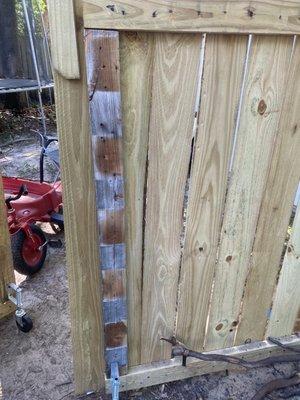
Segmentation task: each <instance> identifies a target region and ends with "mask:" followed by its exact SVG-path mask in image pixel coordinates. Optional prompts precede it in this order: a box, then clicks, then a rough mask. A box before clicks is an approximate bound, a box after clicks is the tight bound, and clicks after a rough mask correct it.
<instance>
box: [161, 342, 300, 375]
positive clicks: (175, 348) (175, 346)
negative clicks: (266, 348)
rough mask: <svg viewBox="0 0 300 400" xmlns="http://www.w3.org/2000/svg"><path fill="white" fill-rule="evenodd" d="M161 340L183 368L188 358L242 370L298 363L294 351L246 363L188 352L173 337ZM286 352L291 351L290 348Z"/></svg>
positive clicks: (299, 355) (296, 353) (298, 355)
mask: <svg viewBox="0 0 300 400" xmlns="http://www.w3.org/2000/svg"><path fill="white" fill-rule="evenodd" d="M161 340H164V341H165V342H168V343H170V344H171V345H172V355H173V357H176V356H182V358H183V359H182V365H183V366H186V360H187V358H188V357H192V358H197V359H199V360H203V361H220V362H227V363H229V364H235V365H239V366H241V367H244V368H259V367H266V366H268V365H271V364H277V363H285V362H298V361H300V353H299V352H298V351H295V352H294V353H293V354H283V355H280V356H272V357H267V358H263V359H262V360H257V361H246V360H243V359H242V358H239V357H235V356H225V355H223V354H207V353H201V352H198V351H194V350H190V349H188V348H187V347H186V346H185V345H184V344H183V343H180V342H179V341H178V340H177V339H176V338H175V337H174V336H172V337H171V338H170V339H166V338H161ZM281 347H283V348H285V346H284V345H283V344H282V343H281ZM288 350H289V351H291V349H290V348H289V349H288Z"/></svg>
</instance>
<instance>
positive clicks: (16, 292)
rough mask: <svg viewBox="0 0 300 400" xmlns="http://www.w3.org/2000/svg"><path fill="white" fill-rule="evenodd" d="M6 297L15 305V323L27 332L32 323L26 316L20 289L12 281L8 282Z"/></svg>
mask: <svg viewBox="0 0 300 400" xmlns="http://www.w3.org/2000/svg"><path fill="white" fill-rule="evenodd" d="M7 293H8V299H9V300H10V301H11V302H12V303H14V304H15V305H16V307H17V309H16V312H15V318H16V324H17V327H18V329H19V330H20V331H22V332H29V331H31V329H32V327H33V323H32V320H31V318H29V317H28V315H27V314H26V311H25V310H24V309H23V304H22V289H21V288H20V287H19V286H17V285H15V284H14V283H10V284H9V285H8V286H7Z"/></svg>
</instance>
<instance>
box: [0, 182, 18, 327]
mask: <svg viewBox="0 0 300 400" xmlns="http://www.w3.org/2000/svg"><path fill="white" fill-rule="evenodd" d="M14 281H15V277H14V270H13V263H12V255H11V248H10V237H9V233H8V226H7V216H6V208H5V205H4V193H3V185H2V177H1V175H0V319H1V318H4V317H6V316H7V315H9V314H11V313H12V312H13V311H14V310H15V307H14V305H13V303H11V302H10V301H8V297H7V285H8V284H9V283H13V282H14Z"/></svg>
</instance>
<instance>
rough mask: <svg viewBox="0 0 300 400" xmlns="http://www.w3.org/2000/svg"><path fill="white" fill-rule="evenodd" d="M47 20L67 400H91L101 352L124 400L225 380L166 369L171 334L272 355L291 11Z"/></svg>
mask: <svg viewBox="0 0 300 400" xmlns="http://www.w3.org/2000/svg"><path fill="white" fill-rule="evenodd" d="M49 13H50V21H51V35H52V46H53V64H54V68H55V82H56V100H57V114H58V124H59V133H60V140H61V152H62V170H63V181H64V199H65V201H64V203H65V216H66V235H67V253H68V264H69V278H70V304H71V315H72V320H73V341H74V354H75V364H74V369H75V378H76V382H77V390H78V392H83V391H85V390H87V389H96V388H99V386H100V387H102V386H104V378H103V376H104V373H103V371H104V370H105V365H104V361H103V359H104V358H103V354H104V350H105V358H106V365H107V368H109V365H110V363H111V362H112V361H117V362H118V363H119V365H120V366H122V367H123V374H124V375H123V377H122V378H121V382H122V390H126V389H134V388H139V387H143V386H147V385H152V384H155V383H162V382H167V381H171V380H174V379H182V378H184V377H189V376H194V375H197V374H198V375H199V374H201V373H207V372H210V371H216V370H221V369H224V368H225V367H226V368H227V366H224V364H222V365H221V364H218V365H216V364H213V363H209V364H208V363H206V364H205V363H203V362H194V363H191V364H190V365H189V366H188V367H187V368H184V367H182V366H181V365H180V363H179V361H178V360H176V359H175V360H174V359H172V360H170V357H171V349H170V346H169V345H168V344H166V343H164V342H162V341H161V340H160V338H161V337H169V336H170V335H174V334H175V335H176V337H178V338H179V339H180V340H181V341H183V342H184V343H185V344H186V345H188V346H190V347H192V348H193V349H195V350H199V351H201V350H205V351H210V350H213V351H215V350H218V349H221V350H218V351H219V352H221V353H223V354H224V353H225V354H242V355H244V356H245V357H253V356H257V355H263V353H264V352H278V351H280V350H279V349H278V348H276V346H274V345H272V344H270V343H268V342H266V341H264V340H265V338H266V337H267V336H268V335H276V336H284V335H290V334H291V333H292V332H293V330H294V324H295V321H296V319H297V314H298V311H299V305H300V298H299V297H300V296H299V290H297V283H298V282H299V278H300V261H299V255H300V211H299V210H298V211H297V213H296V215H295V209H294V199H295V194H296V191H297V187H298V185H299V179H300V91H299V87H300V41H299V39H298V38H297V35H298V34H299V33H300V6H299V3H298V1H292V0H291V1H288V2H286V1H285V2H283V1H280V0H269V1H263V0H261V1H254V2H253V1H251V2H250V1H234V2H228V1H220V0H219V1H198V0H188V1H176V2H175V1H170V0H151V1H141V0H126V1H125V0H124V1H120V0H118V1H113V2H110V3H109V2H107V1H105V0H84V1H80V0H76V1H75V20H74V17H73V2H72V1H71V0H49ZM75 27H77V33H76V31H75ZM84 28H85V30H84ZM103 29H106V30H103ZM107 30H108V31H107ZM112 30H113V31H112ZM76 41H77V45H78V47H77V45H76ZM125 249H126V250H125ZM99 253H100V260H101V261H99ZM100 281H101V282H102V283H101V285H100V284H99V282H100ZM101 304H102V306H101ZM287 310H288V312H287ZM246 341H251V342H257V341H258V342H257V343H253V344H251V345H247V346H245V345H243V343H245V342H246ZM285 341H286V342H288V343H292V344H293V345H297V344H299V339H298V338H295V337H290V338H286V339H285ZM234 346H235V347H234ZM236 346H239V347H236ZM127 349H128V350H127ZM222 349H227V350H222ZM153 363H154V364H153Z"/></svg>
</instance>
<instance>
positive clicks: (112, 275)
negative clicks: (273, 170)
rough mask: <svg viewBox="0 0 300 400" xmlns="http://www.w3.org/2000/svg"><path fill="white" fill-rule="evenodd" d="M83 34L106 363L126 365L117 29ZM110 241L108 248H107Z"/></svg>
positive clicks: (124, 267)
mask: <svg viewBox="0 0 300 400" xmlns="http://www.w3.org/2000/svg"><path fill="white" fill-rule="evenodd" d="M85 40H86V56H87V71H88V83H89V92H90V96H89V98H90V116H91V122H92V146H93V154H94V171H95V172H94V174H95V181H96V191H97V204H96V207H97V211H98V223H99V244H100V252H101V266H102V285H103V301H104V304H105V305H104V310H105V311H104V322H105V344H106V349H108V351H106V362H107V367H108V368H109V367H110V364H111V362H112V361H118V363H119V366H123V367H124V366H126V365H127V357H124V348H126V345H127V313H126V264H125V263H124V262H123V260H125V226H124V213H125V201H124V178H123V147H122V144H123V143H122V126H121V121H122V117H121V95H120V77H119V69H120V67H119V34H118V33H117V32H105V31H99V30H87V31H86V35H85ZM116 246H119V248H120V247H121V249H122V250H121V251H122V252H123V253H124V256H122V257H121V258H120V257H116V252H115V251H116ZM109 247H111V249H112V251H107V249H108V248H109ZM102 249H103V250H104V251H103V250H102ZM119 261H122V262H121V264H122V265H119ZM123 372H124V371H123Z"/></svg>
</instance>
